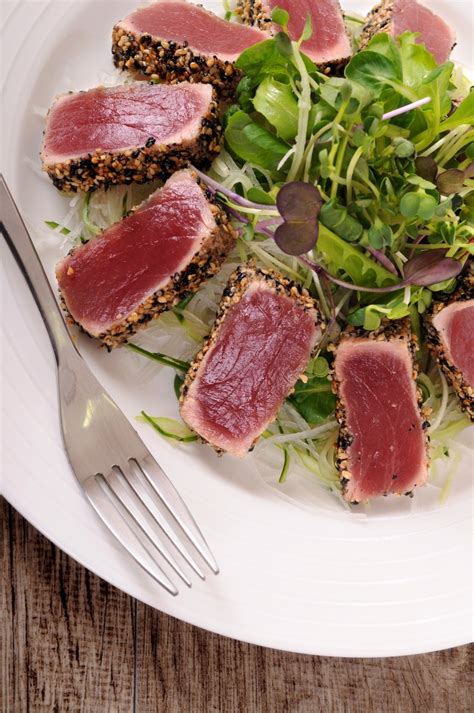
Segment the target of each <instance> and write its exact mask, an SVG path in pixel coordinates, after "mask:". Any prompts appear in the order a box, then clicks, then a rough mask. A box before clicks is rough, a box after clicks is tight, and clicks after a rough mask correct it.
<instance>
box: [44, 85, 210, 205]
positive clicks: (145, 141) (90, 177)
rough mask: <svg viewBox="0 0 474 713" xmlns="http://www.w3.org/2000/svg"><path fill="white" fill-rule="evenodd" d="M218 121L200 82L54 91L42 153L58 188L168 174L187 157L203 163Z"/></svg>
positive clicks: (142, 179) (91, 187)
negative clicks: (54, 96)
mask: <svg viewBox="0 0 474 713" xmlns="http://www.w3.org/2000/svg"><path fill="white" fill-rule="evenodd" d="M220 132H221V127H220V126H219V121H218V118H217V112H216V103H215V101H214V97H213V91H212V88H211V87H210V86H208V85H205V84H189V83H183V84H180V85H179V86H173V87H169V86H167V85H165V84H151V83H148V82H135V83H132V84H126V85H122V86H119V87H111V88H108V89H105V88H104V87H97V88H96V89H90V90H89V91H87V92H78V93H76V94H73V93H70V94H65V95H64V96H62V97H59V98H58V99H57V100H56V102H55V103H54V104H53V106H52V108H51V109H50V111H49V114H48V118H47V122H46V130H45V134H44V140H43V148H42V152H41V157H42V160H43V169H44V170H45V171H47V173H48V174H49V176H50V178H51V179H52V180H53V183H54V184H55V186H56V187H57V188H59V189H60V190H65V191H77V190H80V191H92V190H95V189H96V188H106V187H107V186H110V185H111V184H114V183H132V181H134V182H136V183H144V182H146V181H151V180H153V179H154V178H158V177H160V178H166V177H167V176H169V175H170V174H171V173H173V171H175V170H176V169H178V168H182V167H183V166H185V165H186V164H187V163H188V161H190V160H191V161H192V162H193V163H194V165H196V166H201V167H202V166H204V167H205V166H207V165H209V163H210V161H211V159H212V158H213V157H214V155H215V154H216V153H218V151H219V138H220Z"/></svg>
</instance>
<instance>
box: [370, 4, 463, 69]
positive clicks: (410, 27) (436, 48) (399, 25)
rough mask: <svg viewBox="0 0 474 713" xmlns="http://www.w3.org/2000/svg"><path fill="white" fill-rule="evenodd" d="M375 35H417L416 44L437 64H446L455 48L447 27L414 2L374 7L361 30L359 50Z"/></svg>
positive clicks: (454, 39)
mask: <svg viewBox="0 0 474 713" xmlns="http://www.w3.org/2000/svg"><path fill="white" fill-rule="evenodd" d="M378 32H388V33H389V34H390V35H393V37H397V36H398V35H401V34H403V32H419V33H420V37H418V39H417V42H419V43H421V44H424V45H425V47H426V49H427V50H429V51H430V52H431V54H432V55H433V57H434V58H435V60H436V62H437V63H438V64H442V63H443V62H446V60H447V59H448V58H449V55H450V54H451V50H452V49H453V47H454V45H455V44H456V36H455V34H454V32H453V30H452V29H451V28H450V27H449V25H447V24H446V22H445V21H444V20H443V19H441V17H439V16H438V15H435V13H434V12H433V11H432V10H430V9H429V8H428V7H426V6H425V5H422V4H421V3H419V2H417V0H383V2H381V3H380V4H379V5H377V6H376V7H374V9H373V10H371V11H370V12H369V14H368V15H367V20H366V24H365V25H364V27H363V29H362V34H361V36H360V48H361V49H363V48H364V47H365V46H366V44H367V43H368V41H369V40H370V39H371V37H373V36H374V35H376V34H377V33H378Z"/></svg>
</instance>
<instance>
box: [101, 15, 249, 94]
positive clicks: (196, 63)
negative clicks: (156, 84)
mask: <svg viewBox="0 0 474 713" xmlns="http://www.w3.org/2000/svg"><path fill="white" fill-rule="evenodd" d="M112 55H113V60H114V63H115V65H116V67H118V68H119V69H123V70H128V71H129V72H132V73H133V74H135V73H137V72H142V73H143V74H145V75H146V76H148V77H151V78H152V79H157V80H160V81H162V82H166V83H167V84H177V83H178V82H184V81H188V82H193V83H196V82H202V83H203V84H212V85H213V86H214V88H215V89H216V90H217V92H218V94H219V96H220V97H222V98H228V97H232V96H233V95H234V93H235V89H236V87H237V84H238V82H239V80H240V79H241V76H242V74H241V72H239V70H238V69H237V68H236V67H235V66H234V63H233V62H228V61H226V60H222V59H219V58H218V57H216V56H213V55H203V54H198V53H196V52H193V50H191V49H190V47H189V45H188V43H187V42H184V43H182V44H181V43H178V42H173V41H168V40H164V39H159V38H157V37H152V35H149V34H146V33H145V34H144V33H141V32H133V31H132V30H129V29H128V30H127V29H125V28H123V27H121V26H120V25H115V27H114V28H113V30H112Z"/></svg>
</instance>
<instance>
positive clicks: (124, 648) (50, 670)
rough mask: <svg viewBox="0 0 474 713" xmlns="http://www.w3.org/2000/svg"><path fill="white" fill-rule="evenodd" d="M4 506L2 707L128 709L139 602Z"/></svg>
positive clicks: (91, 712)
mask: <svg viewBox="0 0 474 713" xmlns="http://www.w3.org/2000/svg"><path fill="white" fill-rule="evenodd" d="M0 505H1V511H0V519H1V542H2V571H3V572H5V573H6V577H5V578H4V579H3V582H4V586H3V587H2V589H3V590H4V591H3V592H2V595H3V596H2V628H3V629H4V631H3V635H2V642H3V644H2V679H3V686H2V696H3V706H2V711H5V713H7V712H8V713H34V712H36V711H38V712H41V713H42V712H43V711H45V712H46V711H47V712H48V713H75V712H76V711H78V712H79V711H80V712H81V713H99V712H100V713H130V711H132V710H133V708H134V662H135V649H134V634H135V618H134V617H135V607H136V605H135V601H134V600H133V599H131V598H130V597H129V596H128V595H126V594H123V593H122V592H119V591H118V590H117V589H115V588H114V587H112V586H111V585H109V584H107V583H106V582H104V581H103V580H101V579H99V578H98V577H96V576H95V575H93V574H91V573H90V572H89V571H88V570H86V569H84V567H82V566H81V565H79V564H77V562H75V561H74V560H72V559H71V558H70V557H68V556H67V555H65V554H64V553H63V552H61V551H60V550H58V549H57V548H56V547H55V546H54V545H52V544H51V543H50V542H48V540H47V539H45V538H44V537H43V536H42V535H40V534H39V533H38V532H37V531H36V530H35V529H34V528H33V527H31V526H30V525H29V524H28V523H27V522H26V521H25V520H24V519H23V518H22V517H20V516H19V515H18V514H17V513H16V512H15V511H14V510H13V508H11V507H10V506H9V505H8V504H7V503H6V502H5V501H4V500H3V499H2V502H1V504H0Z"/></svg>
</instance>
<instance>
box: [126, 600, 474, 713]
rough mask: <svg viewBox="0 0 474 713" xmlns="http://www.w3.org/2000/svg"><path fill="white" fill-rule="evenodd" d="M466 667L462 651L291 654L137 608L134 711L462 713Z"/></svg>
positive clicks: (468, 658) (467, 651) (466, 703)
mask: <svg viewBox="0 0 474 713" xmlns="http://www.w3.org/2000/svg"><path fill="white" fill-rule="evenodd" d="M473 661H474V649H472V648H470V647H467V646H463V647H460V648H457V649H451V650H449V651H440V652H436V653H432V654H426V655H424V656H404V657H398V658H385V659H342V658H331V657H321V656H304V655H299V654H291V653H286V652H283V651H275V650H272V649H265V648H263V647H259V646H252V645H250V644H245V643H241V642H238V641H234V640H232V639H227V638H225V637H222V636H218V635H216V634H211V633H209V632H206V631H203V630H202V629H198V628H197V627H193V626H191V625H189V624H185V623H183V622H180V621H178V620H176V619H173V618H171V617H169V616H166V615H164V614H161V613H160V612H157V611H154V610H153V609H150V608H149V607H147V606H145V605H142V604H139V605H138V613H137V692H136V696H137V711H139V713H155V712H156V711H165V712H166V713H181V712H182V711H190V712H192V713H198V712H199V713H320V712H323V713H382V712H385V711H386V712H387V713H469V712H470V711H471V710H472V708H471V697H470V695H471V694H470V686H471V684H472V663H473ZM157 702H160V705H157Z"/></svg>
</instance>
